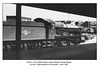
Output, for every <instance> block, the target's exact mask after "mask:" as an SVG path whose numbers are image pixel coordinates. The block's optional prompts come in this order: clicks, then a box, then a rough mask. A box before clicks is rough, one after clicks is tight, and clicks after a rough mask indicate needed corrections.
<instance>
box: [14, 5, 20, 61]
mask: <svg viewBox="0 0 100 69" xmlns="http://www.w3.org/2000/svg"><path fill="white" fill-rule="evenodd" d="M15 52H16V59H17V60H18V59H21V55H20V54H21V5H20V4H16V49H15Z"/></svg>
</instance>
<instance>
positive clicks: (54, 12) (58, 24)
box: [2, 3, 97, 60]
mask: <svg viewBox="0 0 100 69" xmlns="http://www.w3.org/2000/svg"><path fill="white" fill-rule="evenodd" d="M2 9H3V11H2V13H3V14H2V15H3V16H2V19H3V20H2V26H3V29H2V33H3V37H2V42H3V46H2V51H3V53H2V55H3V56H2V60H97V3H3V4H2Z"/></svg>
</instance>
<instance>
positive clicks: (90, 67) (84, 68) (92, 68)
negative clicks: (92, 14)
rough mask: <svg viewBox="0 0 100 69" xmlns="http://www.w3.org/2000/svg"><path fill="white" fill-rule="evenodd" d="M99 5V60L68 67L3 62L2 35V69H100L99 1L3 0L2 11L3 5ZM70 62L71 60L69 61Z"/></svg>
mask: <svg viewBox="0 0 100 69" xmlns="http://www.w3.org/2000/svg"><path fill="white" fill-rule="evenodd" d="M45 2H46V3H97V12H98V13H97V14H98V15H97V26H98V27H97V29H98V32H97V37H98V38H97V43H98V44H97V46H98V47H97V52H98V53H97V55H98V57H97V60H71V61H72V63H71V64H69V65H68V66H30V65H29V64H27V63H26V62H27V60H2V35H0V38H1V41H0V57H1V58H0V69H42V68H43V69H53V68H54V69H100V66H99V65H100V50H99V49H100V46H99V45H100V43H99V38H100V36H99V35H100V33H99V30H100V27H99V25H100V19H99V18H100V9H99V8H100V2H99V0H68V1H66V0H53V1H51V0H2V2H1V1H0V3H1V4H0V7H1V8H0V9H1V10H2V3H45ZM0 23H1V25H0V28H1V29H0V32H1V33H2V11H0ZM68 61H69V60H68Z"/></svg>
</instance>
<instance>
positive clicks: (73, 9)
mask: <svg viewBox="0 0 100 69" xmlns="http://www.w3.org/2000/svg"><path fill="white" fill-rule="evenodd" d="M20 4H21V5H24V6H30V7H37V8H43V9H48V10H55V11H60V12H66V13H71V14H77V15H82V16H88V17H93V18H97V8H96V7H97V4H96V3H20Z"/></svg>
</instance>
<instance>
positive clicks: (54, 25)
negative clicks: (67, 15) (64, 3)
mask: <svg viewBox="0 0 100 69" xmlns="http://www.w3.org/2000/svg"><path fill="white" fill-rule="evenodd" d="M15 18H16V17H15V16H7V20H6V21H5V22H3V48H4V50H8V49H11V48H14V47H15V46H16V45H15V40H16V20H15ZM21 20H22V21H21V40H22V42H21V48H22V49H24V50H27V49H33V48H34V49H37V48H44V47H45V48H46V47H58V46H70V45H75V44H79V43H81V42H82V41H84V40H83V39H82V37H83V36H82V35H81V32H82V30H81V28H79V27H78V26H75V25H72V24H70V23H68V22H64V21H53V20H50V19H43V18H36V19H34V21H31V19H30V18H25V17H24V18H22V19H21Z"/></svg>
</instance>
